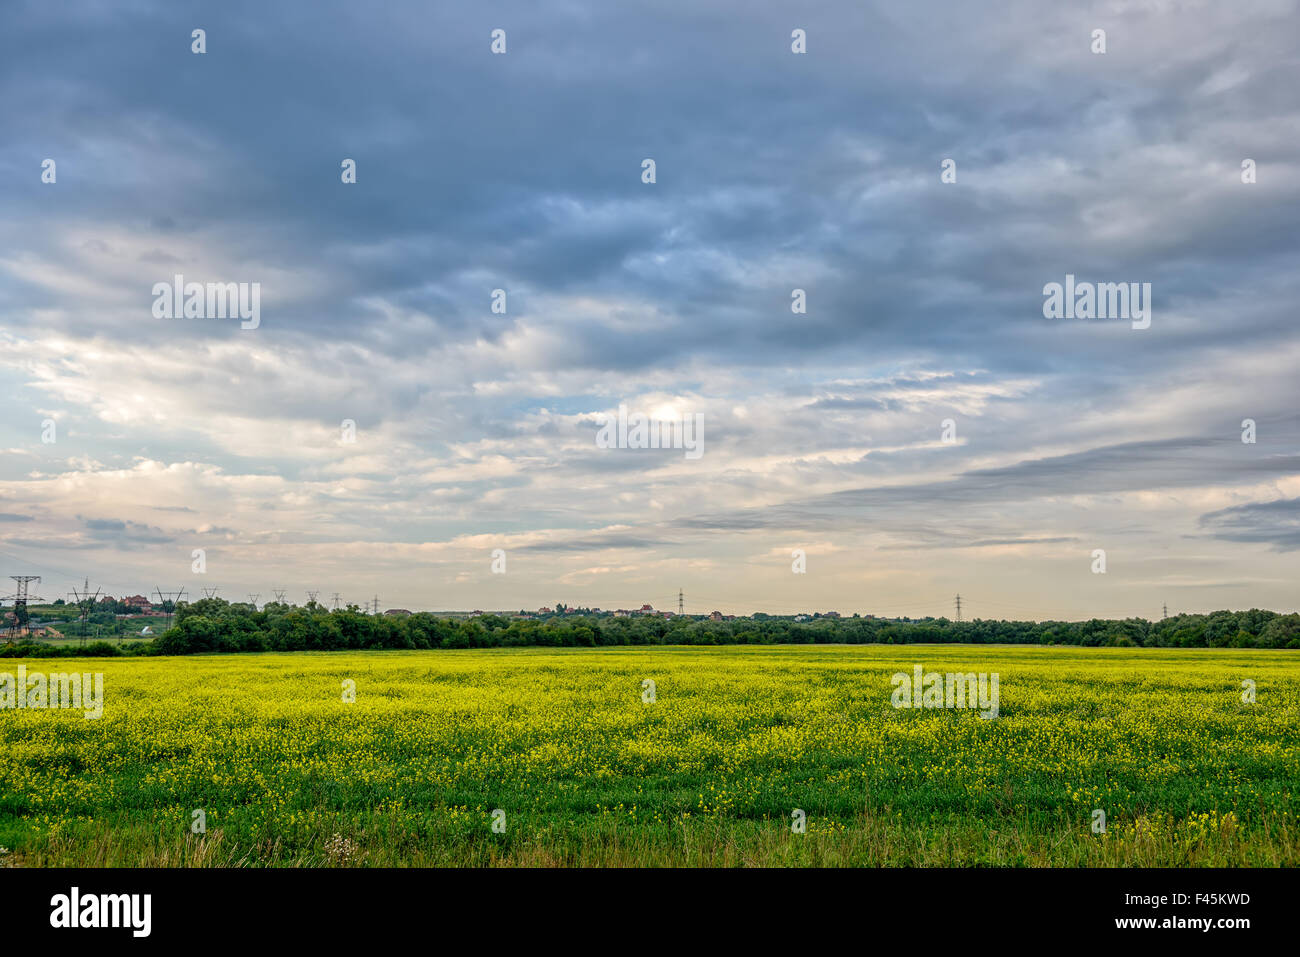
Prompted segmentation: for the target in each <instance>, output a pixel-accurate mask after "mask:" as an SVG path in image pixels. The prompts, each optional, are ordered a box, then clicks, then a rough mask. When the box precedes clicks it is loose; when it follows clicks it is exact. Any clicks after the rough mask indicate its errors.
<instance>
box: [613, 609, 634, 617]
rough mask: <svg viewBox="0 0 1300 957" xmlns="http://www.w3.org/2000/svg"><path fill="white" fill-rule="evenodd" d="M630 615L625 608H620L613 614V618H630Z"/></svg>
mask: <svg viewBox="0 0 1300 957" xmlns="http://www.w3.org/2000/svg"><path fill="white" fill-rule="evenodd" d="M631 615H632V613H631V612H630V611H628V610H627V609H626V608H620V609H619V610H618V611H616V612H614V617H615V618H630V617H631Z"/></svg>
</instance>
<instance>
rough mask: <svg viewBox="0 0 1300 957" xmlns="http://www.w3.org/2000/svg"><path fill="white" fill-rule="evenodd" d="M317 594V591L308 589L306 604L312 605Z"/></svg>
mask: <svg viewBox="0 0 1300 957" xmlns="http://www.w3.org/2000/svg"><path fill="white" fill-rule="evenodd" d="M319 594H320V592H319V591H309V592H307V604H309V605H314V604H315V603H316V596H317V595H319Z"/></svg>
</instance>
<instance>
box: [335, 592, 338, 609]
mask: <svg viewBox="0 0 1300 957" xmlns="http://www.w3.org/2000/svg"><path fill="white" fill-rule="evenodd" d="M334 610H335V611H338V610H339V593H338V592H335V593H334Z"/></svg>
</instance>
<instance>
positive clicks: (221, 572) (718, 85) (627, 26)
mask: <svg viewBox="0 0 1300 957" xmlns="http://www.w3.org/2000/svg"><path fill="white" fill-rule="evenodd" d="M198 29H201V30H203V31H204V34H203V40H204V52H202V53H196V52H194V45H195V42H196V41H195V39H194V37H193V31H194V30H198ZM495 30H502V31H504V44H505V50H504V52H501V53H498V52H493V49H492V47H493V43H494V41H493V31H495ZM796 30H801V31H803V37H804V38H805V41H804V45H805V48H806V52H803V53H796V52H795V51H794V49H793V47H795V46H797V45H798V41H797V40H796V39H794V38H793V34H794V31H796ZM1097 30H1103V31H1105V34H1104V39H1105V52H1104V53H1098V52H1094V48H1095V47H1096V46H1097V42H1098V41H1097V39H1096V35H1095V33H1094V31H1097ZM1297 37H1300V11H1297V5H1296V3H1295V2H1290V0H1286V2H1283V0H1272V2H1269V0H1265V2H1243V3H1235V4H1224V3H1209V2H1203V3H1202V2H1166V0H1149V2H1122V0H1112V2H1100V3H1079V4H1068V5H1066V4H1060V5H1057V4H1043V3H1034V2H1027V3H1018V2H1011V3H993V4H970V3H965V2H950V3H948V2H944V3H939V2H935V3H930V2H917V3H880V4H872V3H861V2H853V3H849V2H823V3H816V2H813V3H770V4H753V3H743V2H731V0H709V2H705V3H702V2H700V0H680V2H678V0H671V2H647V3H638V4H623V3H619V4H595V3H588V4H580V3H572V2H537V0H530V2H519V3H514V2H493V3H483V4H435V3H430V2H404V0H392V2H385V3H382V4H360V3H339V2H317V3H312V4H310V5H306V4H299V5H292V6H291V5H287V4H285V5H281V4H265V3H248V2H240V0H226V2H222V3H194V2H176V0H126V2H113V3H109V2H106V0H105V2H89V0H80V2H69V3H62V4H48V3H42V2H25V0H17V2H14V0H10V2H7V3H6V4H4V6H3V9H2V10H0V88H2V89H3V91H4V95H3V97H0V130H3V133H4V135H3V136H2V137H0V401H2V402H3V408H4V413H3V415H0V569H3V571H0V575H3V576H9V575H19V574H32V575H40V576H42V580H41V582H40V583H39V584H38V585H34V586H33V590H34V591H36V592H37V593H39V594H41V595H42V596H43V597H45V598H47V599H53V598H57V597H67V593H68V591H69V590H70V589H71V588H72V587H73V585H74V584H77V585H80V583H81V582H82V581H83V580H85V579H89V581H90V583H91V587H92V588H94V587H96V586H102V587H103V589H104V590H105V591H106V592H107V593H109V594H113V595H119V596H120V595H125V594H132V593H142V594H146V595H150V596H152V595H153V592H154V589H155V588H157V589H162V590H164V591H178V590H180V589H182V588H184V589H186V591H187V597H200V595H201V593H202V589H204V588H208V589H211V588H217V589H219V591H218V592H217V593H218V594H219V595H220V596H221V597H223V598H228V599H231V600H245V598H246V596H247V595H249V594H252V593H257V594H259V595H260V596H261V598H260V601H266V600H268V599H269V598H271V595H272V592H273V589H283V590H284V591H286V593H287V599H288V600H292V601H297V602H302V601H305V599H306V593H307V591H308V590H312V591H318V592H319V593H320V597H321V600H322V601H325V602H327V603H329V602H331V600H332V596H333V595H334V593H336V592H337V593H339V594H340V595H341V599H342V602H344V603H348V602H354V603H358V604H360V603H362V602H364V601H367V600H370V599H371V598H373V597H375V596H378V598H379V603H380V607H381V609H386V608H393V607H402V608H408V609H412V610H421V609H427V610H453V609H457V610H471V609H514V610H518V609H535V608H537V607H539V606H541V605H554V604H555V603H557V602H563V603H565V604H569V605H581V606H596V607H601V608H605V609H613V608H638V607H640V606H641V605H642V604H645V603H649V604H651V605H653V606H655V607H657V608H663V609H669V610H676V607H677V597H678V593H679V590H680V591H681V592H683V593H684V601H685V609H686V611H687V612H688V613H707V612H710V611H713V610H715V609H716V610H721V611H723V612H725V613H734V614H745V613H751V612H756V611H758V612H767V613H770V614H788V613H797V612H811V611H826V610H832V609H833V610H837V611H840V612H841V613H844V614H852V613H855V612H857V613H862V614H877V615H891V616H893V615H909V616H913V617H916V616H924V615H936V616H937V615H948V616H952V615H953V614H954V613H955V609H954V598H955V596H956V595H958V594H960V595H961V596H962V610H963V617H966V618H972V617H981V618H1025V619H1028V618H1033V619H1043V618H1067V619H1083V618H1091V617H1125V616H1130V615H1134V616H1141V617H1147V618H1155V617H1158V616H1159V615H1161V614H1162V613H1163V609H1164V607H1165V606H1166V605H1167V607H1168V610H1169V613H1170V614H1176V613H1178V612H1204V611H1210V610H1213V609H1218V608H1234V609H1235V608H1250V607H1261V608H1271V609H1273V610H1276V611H1294V610H1296V607H1297V601H1296V590H1295V586H1294V583H1295V581H1296V579H1297V572H1300V454H1298V449H1300V445H1298V440H1300V420H1298V418H1297V414H1296V398H1297V372H1296V370H1297V368H1298V367H1300V362H1298V360H1300V331H1298V330H1300V320H1298V318H1297V313H1296V302H1297V299H1298V298H1300V269H1297V266H1298V265H1300V256H1298V253H1300V230H1298V229H1297V223H1298V222H1300V97H1298V96H1297V93H1296V91H1297V90H1300V53H1298V52H1297V50H1298V48H1297V43H1296V40H1297ZM498 46H499V44H498ZM47 159H52V160H54V162H55V166H54V182H45V181H43V180H44V179H45V178H47V177H46V167H45V165H44V161H45V160H47ZM348 159H350V160H353V161H354V163H355V173H356V175H355V182H344V179H345V174H344V171H343V164H344V161H345V160H348ZM647 159H651V160H653V161H654V169H653V172H654V176H653V182H647V181H646V179H647V178H648V175H649V174H648V173H647V171H646V166H645V163H644V161H645V160H647ZM946 160H951V161H952V163H951V164H948V166H949V168H950V169H952V170H954V171H955V177H954V176H948V177H945V176H944V175H943V173H944V166H945V161H946ZM1245 160H1252V161H1253V164H1254V165H1253V172H1254V177H1253V178H1254V182H1244V181H1243V180H1244V179H1248V178H1250V177H1249V176H1248V175H1247V174H1246V173H1245V172H1244V171H1243V162H1244V161H1245ZM945 178H947V179H954V178H955V181H951V182H945V181H944V180H945ZM178 274H179V275H183V276H184V281H185V282H198V283H244V284H248V285H247V286H246V287H245V288H246V289H250V290H251V288H252V284H254V283H256V284H257V288H258V290H259V295H260V311H259V314H258V317H257V322H256V327H255V328H243V326H244V325H249V323H241V322H240V321H239V320H237V319H236V320H231V319H222V318H214V317H211V316H206V317H189V318H187V317H184V316H180V317H177V318H160V317H159V315H158V310H157V309H156V308H155V307H156V300H157V296H158V294H157V293H156V292H155V284H159V283H162V284H170V283H172V282H173V277H174V276H176V275H178ZM1067 275H1068V276H1074V277H1076V280H1077V281H1078V282H1093V283H1107V282H1115V283H1138V284H1145V283H1149V284H1150V304H1151V314H1150V325H1149V327H1148V328H1135V325H1137V324H1136V323H1133V322H1130V321H1128V320H1125V319H1122V318H1114V317H1108V318H1069V319H1067V318H1048V316H1047V315H1045V309H1044V302H1045V298H1046V296H1045V292H1044V289H1045V286H1047V284H1050V283H1053V282H1055V283H1062V284H1064V283H1065V282H1066V277H1067ZM495 290H500V291H501V292H503V293H504V303H502V302H501V296H500V294H499V293H495V292H494V291H495ZM795 290H802V291H803V292H802V298H803V300H804V302H805V304H806V311H803V312H796V311H795V306H796V299H795V292H794V291H795ZM494 297H495V298H494ZM494 305H495V306H496V308H495V309H494ZM620 406H623V407H625V408H626V410H627V412H628V414H639V415H643V416H645V417H647V418H648V419H651V420H653V421H655V422H656V423H669V422H678V423H680V422H681V421H682V420H683V419H685V420H686V421H688V422H690V423H699V433H698V435H697V438H698V439H699V444H698V454H687V452H688V450H687V449H685V448H659V449H651V448H636V447H618V445H619V443H617V442H615V443H613V444H614V446H615V447H609V446H610V445H611V443H609V442H602V441H601V440H600V438H599V437H600V433H601V427H602V425H603V424H605V423H608V422H609V421H610V419H608V418H604V417H607V416H611V415H613V416H616V415H617V410H618V409H619V407H620ZM1246 420H1251V422H1253V423H1254V425H1253V428H1251V429H1247V427H1246V426H1244V425H1243V423H1244V422H1245V421H1246ZM51 423H52V427H51ZM346 423H353V424H354V427H355V431H354V433H352V432H350V431H349V428H348V426H347V425H346ZM1248 432H1253V435H1249V434H1247V433H1248ZM606 434H607V435H608V434H609V430H608V429H606ZM1244 435H1246V437H1250V438H1253V439H1254V441H1243V436H1244ZM622 444H623V445H635V444H636V442H635V436H633V438H632V439H631V440H630V441H629V442H627V443H622ZM498 549H499V550H500V552H496V554H497V556H498V560H497V561H496V563H495V564H496V570H494V557H493V556H494V552H495V550H498ZM196 552H198V554H199V558H201V559H202V562H201V564H199V565H196V563H198V562H199V558H196ZM502 555H503V556H504V559H503V561H502V560H500V556H502ZM800 556H802V557H800ZM1103 562H1104V566H1103V564H1102V563H1103ZM1103 567H1104V571H1103V570H1101V569H1102V568H1103ZM196 569H201V570H196ZM6 580H7V579H6Z"/></svg>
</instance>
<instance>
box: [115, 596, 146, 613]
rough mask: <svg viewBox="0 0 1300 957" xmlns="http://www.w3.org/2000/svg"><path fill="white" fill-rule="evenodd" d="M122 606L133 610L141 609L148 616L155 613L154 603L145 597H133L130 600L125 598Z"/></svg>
mask: <svg viewBox="0 0 1300 957" xmlns="http://www.w3.org/2000/svg"><path fill="white" fill-rule="evenodd" d="M122 604H124V605H127V606H128V607H131V608H139V609H140V610H141V611H142V612H144V613H145V614H146V615H147V614H149V612H151V611H153V602H151V601H150V600H149V599H148V598H145V597H144V595H132V596H131V597H130V598H123V599H122Z"/></svg>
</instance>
